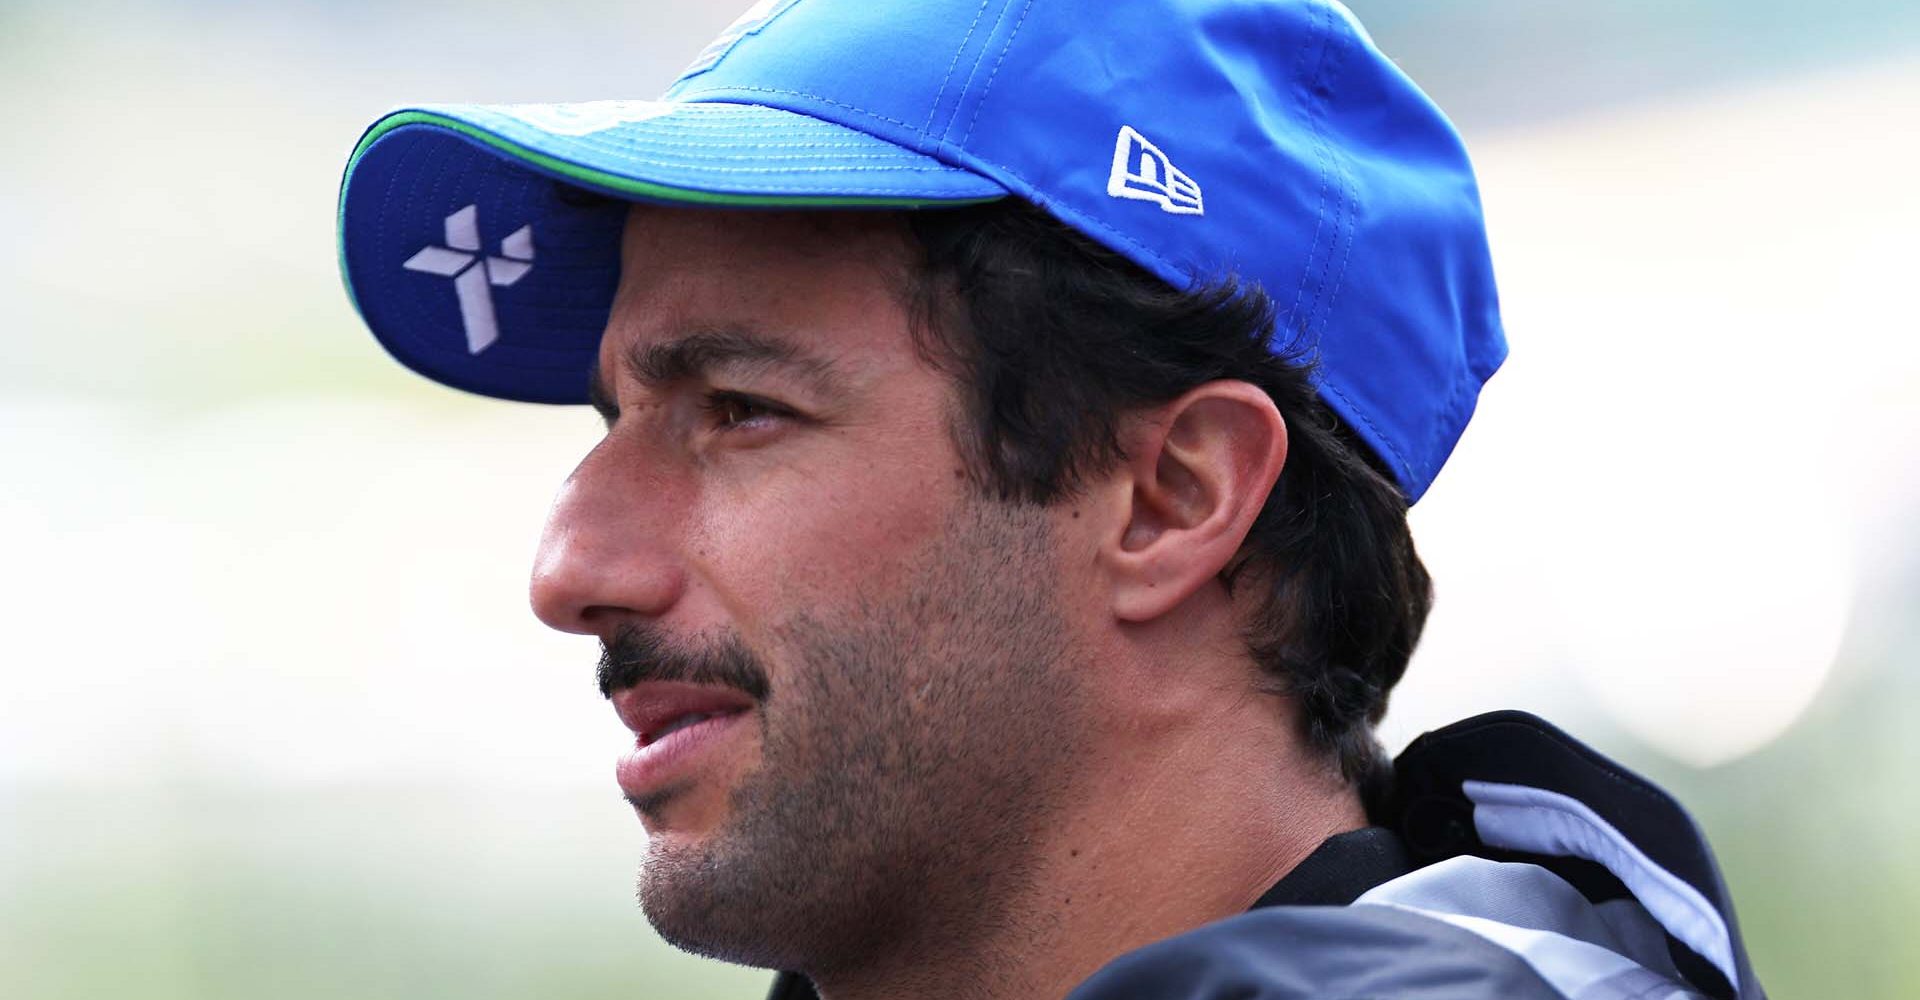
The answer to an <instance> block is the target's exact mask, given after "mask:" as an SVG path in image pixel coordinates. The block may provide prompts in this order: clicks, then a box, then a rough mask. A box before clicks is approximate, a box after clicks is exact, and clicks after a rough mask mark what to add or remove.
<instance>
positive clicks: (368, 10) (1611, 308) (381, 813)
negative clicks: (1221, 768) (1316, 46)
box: [0, 0, 1920, 998]
mask: <svg viewBox="0 0 1920 1000" xmlns="http://www.w3.org/2000/svg"><path fill="white" fill-rule="evenodd" d="M1354 6H1355V8H1356V9H1357V11H1358V12H1359V14H1360V15H1361V17H1362V19H1363V20H1364V21H1366V22H1367V23H1368V24H1369V25H1370V26H1371V27H1372V29H1373V31H1374V34H1375V36H1376V39H1377V40H1378V41H1379V42H1380V43H1381V45H1382V47H1383V48H1384V49H1385V50H1386V51H1387V52H1388V53H1389V54H1392V55H1394V56H1395V57H1396V58H1398V59H1400V60H1401V61H1402V63H1403V65H1405V66H1406V67H1407V68H1408V70H1409V71H1410V72H1411V73H1412V74H1413V75H1414V77H1415V78H1416V79H1418V80H1420V81H1422V82H1423V83H1424V84H1426V85H1427V87H1428V89H1429V90H1430V91H1431V92H1432V93H1433V94H1434V96H1435V97H1436V99H1438V100H1439V102H1440V103H1441V105H1442V106H1443V107H1446V108H1447V109H1448V110H1449V111H1450V112H1452V113H1453V114H1454V116H1455V118H1456V120H1458V121H1459V122H1460V123H1461V125H1462V127H1463V130H1464V131H1465V133H1466V135H1467V139H1468V143H1469V147H1470V148H1471V150H1472V151H1473V153H1474V156H1475V160H1476V162H1477V164H1478V165H1479V168H1480V171H1481V176H1482V187H1483V191H1484V195H1485V200H1486V204H1487V211H1488V216H1489V219H1490V225H1491V228H1492V238H1493V246H1494V254H1495V263H1496V266H1497V269H1498V272H1499V275H1500V279H1501V288H1502V297H1503V302H1504V304H1505V313H1506V317H1507V324H1508V329H1509V333H1510V336H1511V338H1512V340H1513V345H1514V348H1513V356H1512V360H1511V361H1510V362H1509V363H1508V365H1507V367H1506V368H1505V369H1503V370H1502V372H1501V373H1500V374H1499V375H1498V376H1496V377H1495V379H1494V381H1493V383H1492V384H1491V386H1490V387H1489V389H1488V391H1487V394H1486V395H1485V397H1484V399H1483V402H1482V405H1481V409H1480V412H1479V415H1478V416H1477V417H1476V419H1475V422H1474V426H1473V428H1472V429H1471V430H1470V431H1469V432H1468V434H1467V436H1466V439H1465V441H1464V442H1463V443H1462V445H1461V447H1460V449H1459V451H1458V452H1457V453H1456V455H1455V458H1454V460H1453V461H1452V463H1451V464H1450V465H1449V467H1448V469H1447V471H1446V472H1445V473H1444V474H1443V475H1442V476H1441V477H1440V480H1439V482H1438V484H1437V485H1436V486H1435V487H1434V489H1433V490H1432V492H1431V493H1430V494H1429V495H1428V497H1427V499H1425V500H1423V501H1422V503H1421V504H1420V506H1419V507H1418V508H1417V509H1416V511H1415V514H1414V520H1415V527H1416V532H1417V537H1418V539H1419V541H1420V543H1421V546H1422V549H1423V552H1424V553H1425V555H1426V557H1427V561H1428V564H1429V566H1430V567H1431V569H1432V570H1433V572H1434V576H1435V578H1436V581H1437V585H1438V588H1439V604H1438V607H1437V610H1436V612H1435V614H1434V617H1433V620H1432V623H1431V626H1430V629H1429V632H1428V636H1427V639H1426V641H1425V643H1424V645H1423V647H1422V650H1421V652H1420V653H1419V654H1418V656H1417V657H1416V660H1415V662H1414V664H1413V666H1412V668H1411V669H1410V671H1409V673H1408V678H1407V680H1406V682H1405V683H1404V684H1403V685H1402V687H1401V689H1400V693H1399V695H1398V696H1397V697H1396V699H1395V705H1394V709H1393V711H1392V713H1391V714H1390V716H1389V724H1388V727H1387V733H1386V735H1387V736H1388V738H1389V741H1390V742H1391V743H1393V744H1394V745H1396V746H1398V745H1400V744H1403V743H1405V742H1406V741H1407V740H1409V739H1411V738H1412V737H1413V736H1414V735H1416V734H1417V733H1418V732H1420V731H1422V730H1424V729H1427V728H1431V727H1433V726H1436V725H1440V724H1444V723H1446V722H1449V721H1452V720H1453V719H1454V718H1457V717H1459V716H1461V715H1464V714H1469V713H1471V712H1475V711H1480V710H1485V709H1490V708H1498V707H1521V708H1527V709H1530V710H1533V711H1536V712H1540V713H1541V714H1544V715H1547V716H1548V717H1550V718H1552V719H1554V720H1556V721H1558V722H1560V723H1561V724H1562V725H1564V726H1566V727H1567V728H1570V729H1572V730H1573V731H1575V732H1576V733H1578V734H1580V735H1583V736H1585V737H1587V738H1589V739H1591V740H1592V741H1593V742H1595V743H1596V744H1598V745H1599V746H1600V747H1601V748H1602V749H1604V750H1606V751H1608V752H1610V753H1613V754H1616V755H1619V756H1621V757H1623V758H1625V759H1627V760H1629V761H1630V762H1632V763H1633V764H1635V765H1636V766H1638V767H1641V768H1643V769H1645V770H1647V771H1649V772H1650V773H1651V774H1652V775H1653V776H1654V777H1656V778H1657V779H1659V780H1661V781H1663V782H1666V783H1667V784H1669V785H1670V786H1671V787H1673V788H1674V789H1675V790H1676V791H1677V792H1678V793H1679V794H1680V796H1681V798H1682V799H1683V800H1684V801H1686V802H1687V803H1688V804H1689V805H1690V806H1692V807H1693V808H1694V809H1695V811H1696V813H1697V814H1698V815H1699V817H1700V818H1701V820H1702V822H1703V824H1704V825H1705V826H1706V828H1707V832H1708V833H1709V835H1710V836H1712V837H1713V838H1714V839H1715V841H1716V842H1717V843H1718V844H1719V845H1720V848H1721V851H1722V860H1723V864H1724V865H1725V867H1726V869H1727V876H1728V879H1729V882H1730V883H1731V885H1732V887H1733V891H1734V894H1735V898H1736V900H1737V901H1738V902H1739V903H1740V904H1741V907H1742V916H1743V919H1744V921H1745V930H1746V933H1747V936H1748V941H1749V945H1750V946H1751V947H1752V949H1753V951H1754V953H1755V964H1756V966H1757V968H1758V970H1759V972H1760V974H1761V977H1762V979H1763V980H1764V981H1767V982H1768V984H1769V986H1770V989H1771V990H1772V992H1773V993H1774V995H1776V996H1778V997H1782V998H1785V997H1791V996H1849V997H1888V998H1891V997H1899V996H1907V995H1912V994H1913V993H1915V992H1920V957H1915V956H1914V955H1913V954H1910V953H1908V952H1907V951H1906V946H1907V944H1908V943H1909V942H1910V941H1911V940H1912V939H1913V938H1914V937H1915V935H1916V934H1920V916H1916V915H1915V914H1914V913H1913V912H1912V910H1913V907H1914V903H1915V902H1916V901H1920V858H1916V857H1915V855H1914V853H1913V850H1912V847H1911V845H1912V844H1914V843H1916V842H1920V792H1917V791H1916V790H1915V788H1916V784H1915V782H1914V781H1913V780H1912V777H1911V774H1910V773H1909V772H1910V771H1911V768H1912V766H1913V765H1914V764H1915V763H1917V762H1920V736H1916V735H1915V727H1913V726H1911V725H1910V724H1909V723H1908V722H1907V716H1908V715H1909V714H1910V713H1912V712H1914V711H1916V710H1920V669H1917V667H1916V663H1917V662H1920V624H1916V623H1917V622H1920V616H1916V615H1915V611H1916V610H1920V447H1916V445H1917V444H1920V402H1917V401H1916V397H1920V321H1916V319H1915V316H1914V303H1913V292H1912V289H1913V288H1914V282H1915V278H1916V264H1920V241H1917V239H1916V233H1920V194H1916V188H1915V185H1914V182H1913V177H1914V176H1915V175H1916V165H1920V10H1916V9H1914V7H1913V5H1910V4H1906V3H1897V2H1892V0H1872V2H1864V3H1857V4H1852V5H1848V6H1847V7H1846V8H1844V9H1821V8H1810V7H1805V6H1803V5H1797V4H1787V3H1784V2H1781V0H1765V2H1748V3H1736V2H1731V0H1702V2H1694V3H1686V2H1680V3H1661V4H1656V3H1651V2H1641V0H1632V2H1616V3H1611V4H1609V3H1601V4H1597V5H1586V6H1582V7H1578V8H1576V7H1574V6H1573V5H1566V6H1562V5H1554V4H1547V5H1541V4H1529V3H1523V2H1521V0H1445V2H1429V3H1422V4H1417V5H1416V4H1393V3H1386V2H1381V0H1372V2H1356V3H1355V4H1354ZM736 13H737V11H735V10H734V9H733V5H732V4H721V5H710V4H697V3H691V2H677V0H676V2H654V3H626V4H616V3H611V2H606V0H568V2H565V3H553V4H543V5H519V4H508V3H504V2H498V0H469V2H465V3H460V4H453V3H441V2H435V3H428V4H417V5H413V6H411V7H409V8H408V9H406V10H404V11H400V10H394V9H390V8H389V7H388V6H387V5H381V4H373V3H367V2H345V3H327V4H322V3H294V4H277V5H255V4H241V3H234V2H204V3H189V2H155V3H146V4H141V5H119V4H109V3H88V2H69V3H60V4H54V3H20V2H13V3H8V4H5V5H0V96H3V97H4V98H5V106H6V107H7V108H8V111H7V128H6V129H5V133H6V140H5V142H6V149H5V153H6V155H5V156H4V157H0V232H4V233H5V237H4V238H0V319H4V321H5V324H4V328H5V333H4V335H0V560H4V564H5V566H6V567H7V568H8V570H9V571H8V572H6V573H4V574H0V628H4V639H3V640H0V691H4V694H0V995H5V996H8V997H36V998H37V997H97V996H102V995H108V994H109V993H111V994H115V995H122V996H138V997H227V996H233V997H240V996H247V997H253V996H258V995H261V994H262V993H263V992H268V991H271V992H272V993H273V994H274V995H277V996H280V997H285V998H297V997H322V996H327V997H334V996H337V997H355V998H363V997H385V996H393V997H402V996H404V997H409V998H422V997H430V996H463V997H509V996H512V997H522V996H530V995H566V996H581V997H593V996H607V997H614V996H621V997H656V996H659V997H676V998H678V997H702V996H715V997H718V996H754V995H757V993H758V991H759V989H760V984H761V982H762V981H763V980H764V978H765V976H764V974H763V973H758V972H753V971H750V970H733V969H727V968H724V967H720V966H715V965H711V964H709V963H705V962H701V961H698V960H695V959H691V958H688V957H686V956H681V955H679V954H677V953H675V952H672V951H671V950H670V949H667V948H666V947H665V946H664V945H662V944H660V943H659V942H658V941H657V940H656V939H654V938H653V937H652V935H651V932H650V931H649V930H648V929H647V927H646V924H645V921H644V919H642V917H641V916H640V914H639V912H638V910H637V908H636V907H635V906H634V905H633V903H632V898H631V897H632V894H631V888H630V886H631V876H632V869H633V865H634V862H635V860H636V859H637V857H638V854H639V848H640V843H641V837H642V833H641V831H640V829H639V827H638V825H637V824H636V823H635V822H634V821H633V819H632V817H631V815H630V813H629V811H628V809H627V807H626V806H625V804H624V803H622V802H621V801H620V799H619V797H618V790H617V789H616V788H615V787H614V785H613V781H612V775H611V765H612V761H613V759H614V756H615V755H616V753H617V752H618V751H619V750H620V749H621V748H622V747H623V746H624V744H625V743H626V736H625V731H624V730H623V729H621V728H620V726H619V725H618V723H617V722H616V721H615V720H614V718H613V716H612V713H611V712H610V711H609V710H608V709H607V708H606V706H605V705H604V704H603V703H602V702H601V701H600V700H599V698H598V696H597V694H596V693H595V691H594V689H593V683H592V666H593V661H594V656H595V649H594V647H593V644H592V642H591V641H590V640H586V641H583V640H580V639H578V638H575V637H562V636H556V635H553V634H550V633H547V632H546V631H545V630H543V629H542V628H541V627H540V626H539V625H538V624H537V623H536V622H535V621H534V620H533V618H532V616H531V615H530V614H529V613H528V611H527V610H526V599H525V586H526V580H525V577H526V572H527V566H528V561H529V558H530V556H531V550H532V544H533V541H534V538H535V534H536V532H537V530H538V527H539V523H540V519H541V517H542V516H543V514H544V508H545V505H546V502H547V500H548V498H549V496H550V495H551V492H552V490H553V489H554V488H555V487H556V486H557V485H558V483H559V482H560V480H561V478H562V477H563V476H564V475H565V474H566V472H567V470H568V469H569V468H570V467H571V465H572V463H573V461H574V460H575V459H576V458H577V457H578V456H579V455H580V454H581V453H582V452H583V451H584V450H585V448H587V447H588V446H589V445H590V444H591V443H592V441H593V440H594V438H595V436H596V434H597V423H596V418H594V417H593V416H592V415H591V414H590V413H588V412H586V411H584V410H566V409H553V408H542V407H535V406H520V405H514V404H506V403H498V402H493V401H487V400H480V399H474V398H468V397H464V396H461V395H459V394H456V393H454V392H452V391H450V390H446V389H442V388H439V387H437V386H434V385H431V384H429V383H426V382H424V381H421V380H419V379H417V378H415V377H413V376H411V375H409V374H407V373H405V372H403V371H402V370H400V369H399V368H398V366H396V365H394V364H392V363H391V362H389V361H388V360H387V359H386V358H385V357H384V356H383V355H382V354H381V353H380V350H379V348H378V347H377V345H376V344H375V343H374V342H373V340H372V338H371V337H370V336H369V335H368V334H366V332H365V331H364V329H363V328H362V327H361V326H360V324H359V322H358V320H357V318H356V317H355V316H354V314H353V312H352V309H351V307H350V305H349V304H348V302H347V300H346V297H345V295H344V293H343V292H342V290H341V287H340V282H339V279H338V276H337V273H336V271H335V258H334V250H333V222H334V218H333V212H334V195H335V190H336V185H337V182H338V176H339V171H340V169H341V168H342V167H343V166H344V164H345V159H346V155H347V153H348V151H349V150H350V149H351V148H352V146H353V143H354V141H355V139H356V138H357V137H358V135H359V132H360V130H361V129H362V128H364V127H365V125H367V124H368V123H370V122H371V121H373V119H374V118H376V117H377V116H378V115H379V114H380V113H381V112H382V111H384V110H386V109H387V108H389V107H391V106H393V105H397V104H401V103H408V102H414V101H428V100H464V101H541V100H573V99H596V98H612V97H642V98H644V97H650V96H653V95H654V94H656V93H658V92H659V90H660V89H661V88H662V87H663V86H664V85H665V83H666V82H667V81H668V80H670V79H671V78H672V77H673V76H674V74H675V73H676V72H677V71H678V69H679V68H680V66H681V65H682V64H683V63H684V62H685V60H686V59H687V58H688V57H689V56H690V55H691V53H693V52H695V51H697V50H698V49H699V48H700V47H701V45H703V44H704V42H705V41H706V39H707V38H708V37H710V36H711V35H712V34H713V33H715V32H717V31H718V30H719V29H720V28H721V27H722V26H724V25H725V24H726V23H727V22H728V21H730V20H731V19H732V17H733V16H734V15H735V14H736Z"/></svg>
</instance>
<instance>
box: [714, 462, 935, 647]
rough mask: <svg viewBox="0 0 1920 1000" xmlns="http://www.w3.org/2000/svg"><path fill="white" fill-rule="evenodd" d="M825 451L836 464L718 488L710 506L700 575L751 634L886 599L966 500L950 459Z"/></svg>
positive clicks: (800, 466)
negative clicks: (859, 600)
mask: <svg viewBox="0 0 1920 1000" xmlns="http://www.w3.org/2000/svg"><path fill="white" fill-rule="evenodd" d="M821 450H822V451H825V452H827V453H828V456H830V457H831V460H826V461H821V462H816V463H796V464H794V465H790V466H786V467H784V468H782V469H780V470H779V471H777V472H775V473H773V474H770V475H765V476H759V477H752V478H749V479H745V480H742V481H737V482H729V483H715V484H711V485H710V487H709V488H708V489H707V490H705V491H704V495H703V496H702V498H701V511H700V515H699V517H698V518H697V519H696V523H697V525H698V527H697V528H696V529H695V532H694V535H695V537H694V539H693V543H694V544H693V551H692V553H691V555H692V558H693V559H694V561H695V565H696V575H697V576H698V577H699V578H701V579H702V580H703V581H704V582H705V583H706V584H707V585H708V586H710V587H711V588H712V589H713V591H714V595H715V597H716V598H717V600H718V603H719V604H720V605H721V608H720V610H721V613H723V614H725V615H726V616H727V617H728V619H729V620H730V622H731V623H732V624H733V625H734V627H736V628H738V629H740V630H741V631H742V633H743V634H744V635H747V636H749V637H750V636H751V633H754V632H759V631H761V630H762V629H764V628H766V627H767V626H769V625H773V624H777V623H778V621H780V620H783V619H786V618H789V617H790V616H791V615H793V614H795V613H798V612H804V611H811V610H816V609H820V608H823V607H824V608H839V607H842V606H844V605H845V604H846V603H847V602H848V601H850V600H852V599H854V598H855V596H856V595H860V594H876V593H885V592H887V591H888V590H889V589H890V585H891V584H892V583H893V582H894V581H896V580H898V579H899V578H900V577H902V576H903V575H904V574H906V573H907V572H909V571H911V569H912V565H911V564H912V563H913V562H914V553H916V552H921V551H924V550H925V547H926V546H927V544H928V543H929V542H930V541H932V540H933V538H934V536H936V535H937V534H938V533H939V532H940V530H941V526H942V525H943V524H945V523H946V520H947V516H948V512H949V511H950V510H951V509H952V507H953V505H954V504H955V503H956V502H957V501H958V499H959V496H960V489H961V488H962V485H963V484H962V482H961V481H959V480H957V479H956V478H955V476H954V469H953V468H952V464H951V462H950V461H948V460H945V459H944V456H933V457H930V456H928V455H927V454H926V450H924V449H923V450H920V451H919V452H918V453H916V452H915V451H914V450H912V449H908V448H898V447H896V448H881V449H876V448H866V449H861V448H857V447H836V448H830V449H821ZM863 452H864V453H863Z"/></svg>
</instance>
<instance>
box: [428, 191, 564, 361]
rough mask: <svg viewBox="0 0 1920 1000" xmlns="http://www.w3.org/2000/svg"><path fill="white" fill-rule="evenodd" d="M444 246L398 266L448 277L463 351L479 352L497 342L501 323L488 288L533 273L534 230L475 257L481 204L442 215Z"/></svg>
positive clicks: (431, 248)
mask: <svg viewBox="0 0 1920 1000" xmlns="http://www.w3.org/2000/svg"><path fill="white" fill-rule="evenodd" d="M446 237H447V245H446V246H443V247H437V246H428V247H424V248H422V249H421V250H420V252H419V253H416V254H414V255H413V256H411V257H408V258H407V260H406V263H404V264H402V265H400V266H402V267H404V268H406V269H407V270H409V271H421V272H424V273H426V274H435V275H439V276H440V277H442V278H452V279H453V289H454V294H455V295H456V296H458V297H459V300H460V323H461V325H462V326H463V327H464V328H465V329H466V334H467V353H468V354H479V353H480V352H481V351H484V350H486V349H487V348H489V347H492V346H493V342H494V341H496V340H499V339H500V323H499V321H498V320H497V319H495V318H494V314H493V292H492V288H491V286H498V287H501V288H505V287H507V286H508V285H511V284H513V283H514V282H516V281H519V280H520V279H521V278H524V277H526V276H527V272H529V271H531V270H533V227H532V226H530V225H529V226H521V227H520V228H519V229H516V230H514V231H513V233H512V235H510V236H508V237H507V238H506V239H504V240H501V241H500V255H499V256H497V257H496V256H484V255H482V254H481V253H480V206H478V205H468V206H467V207H465V208H463V209H461V210H459V211H458V212H455V213H453V214H452V215H449V216H447V219H446Z"/></svg>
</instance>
